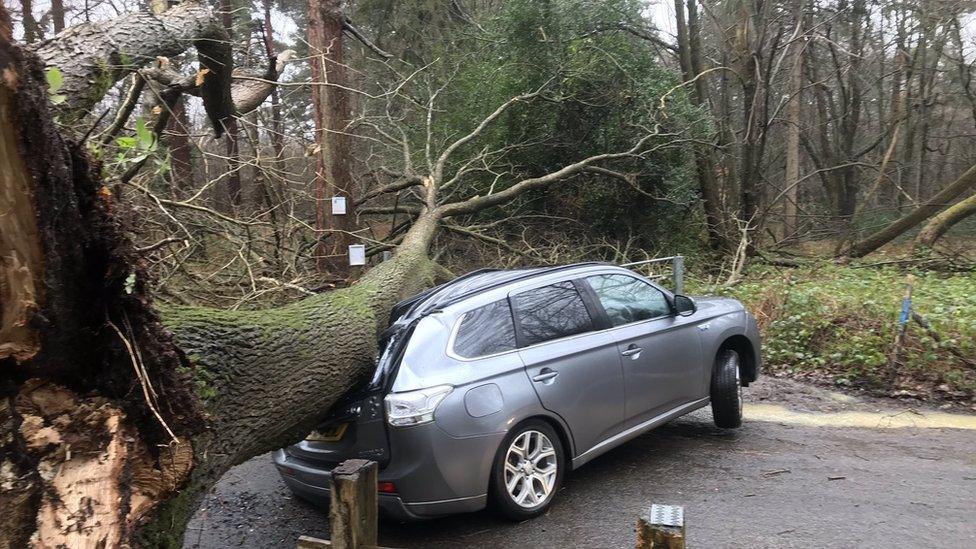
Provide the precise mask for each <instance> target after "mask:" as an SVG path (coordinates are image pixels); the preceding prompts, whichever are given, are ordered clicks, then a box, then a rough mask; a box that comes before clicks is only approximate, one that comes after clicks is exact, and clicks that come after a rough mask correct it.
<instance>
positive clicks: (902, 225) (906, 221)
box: [844, 166, 976, 257]
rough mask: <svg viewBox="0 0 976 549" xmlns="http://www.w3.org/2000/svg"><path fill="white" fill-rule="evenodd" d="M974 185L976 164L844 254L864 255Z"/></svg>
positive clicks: (949, 202)
mask: <svg viewBox="0 0 976 549" xmlns="http://www.w3.org/2000/svg"><path fill="white" fill-rule="evenodd" d="M974 185H976V166H973V167H972V168H969V169H968V170H966V172H965V173H963V174H962V175H960V176H959V177H958V178H956V180H955V181H953V182H952V183H949V184H948V185H946V186H945V188H944V189H942V190H941V191H939V192H938V193H936V194H935V196H933V197H932V198H930V199H928V200H927V201H925V203H924V204H921V205H920V206H918V207H917V208H915V209H914V210H912V211H910V212H908V213H907V214H905V215H903V216H901V217H900V218H898V219H897V220H895V221H894V222H892V223H891V224H889V225H888V226H886V227H884V228H883V229H880V230H878V231H876V232H875V233H873V234H871V235H869V236H867V237H865V238H864V239H862V240H860V241H858V242H856V243H855V244H853V245H852V246H851V247H850V249H849V250H847V252H846V253H845V254H844V255H846V256H847V257H864V256H866V255H868V254H869V253H871V252H873V251H875V250H877V249H878V248H880V247H882V246H884V245H885V244H887V243H889V242H891V241H892V240H894V239H896V238H898V237H899V236H901V235H902V234H904V233H905V232H906V231H908V230H910V229H911V228H912V227H915V226H916V225H918V224H919V223H921V222H923V221H925V220H926V219H928V218H930V217H932V215H934V214H935V213H936V212H938V211H939V210H941V209H943V208H945V207H946V206H947V205H949V204H951V203H952V201H953V200H955V199H956V198H958V197H959V196H960V195H961V194H963V193H964V192H966V191H967V190H969V189H971V188H973V186H974Z"/></svg>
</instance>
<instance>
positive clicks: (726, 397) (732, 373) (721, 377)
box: [711, 349, 742, 429]
mask: <svg viewBox="0 0 976 549" xmlns="http://www.w3.org/2000/svg"><path fill="white" fill-rule="evenodd" d="M739 371H740V368H739V353H736V352H735V351H733V350H731V349H726V350H724V351H722V352H720V353H719V355H718V359H717V360H716V362H715V368H713V369H712V391H711V397H712V418H713V419H714V421H715V425H717V426H719V427H721V428H723V429H735V428H736V427H740V426H741V425H742V380H741V378H740V376H739Z"/></svg>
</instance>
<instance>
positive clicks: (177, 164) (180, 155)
mask: <svg viewBox="0 0 976 549" xmlns="http://www.w3.org/2000/svg"><path fill="white" fill-rule="evenodd" d="M189 127H190V117H189V116H187V114H186V96H183V95H181V96H180V98H179V99H177V100H176V103H175V104H174V105H173V117H172V118H171V119H170V121H169V127H168V128H167V130H168V132H169V133H168V135H167V136H166V147H167V148H168V149H169V154H170V162H171V164H172V166H171V167H172V170H173V182H174V183H175V186H176V190H179V191H184V190H186V189H188V188H191V187H192V186H193V157H192V155H191V150H190V138H189V135H188V133H189Z"/></svg>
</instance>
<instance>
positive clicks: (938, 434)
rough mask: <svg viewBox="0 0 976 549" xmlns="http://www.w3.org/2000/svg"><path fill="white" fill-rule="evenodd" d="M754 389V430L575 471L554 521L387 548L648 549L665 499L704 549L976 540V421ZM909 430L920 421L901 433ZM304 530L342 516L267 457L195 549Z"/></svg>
mask: <svg viewBox="0 0 976 549" xmlns="http://www.w3.org/2000/svg"><path fill="white" fill-rule="evenodd" d="M747 399H748V400H749V401H750V402H751V403H752V406H751V407H748V408H747V410H746V424H745V425H744V426H743V427H742V428H741V429H738V430H735V431H731V432H727V431H722V430H720V429H717V428H715V427H714V426H713V425H712V423H711V414H710V412H709V411H708V409H707V408H706V409H705V410H702V411H699V412H697V413H696V414H694V415H691V416H686V417H684V418H681V419H678V420H675V421H673V422H671V423H670V424H668V425H665V426H663V427H661V428H659V429H657V430H656V431H654V432H652V433H650V434H647V435H645V436H643V437H640V438H638V439H636V440H634V441H631V442H630V443H628V444H626V445H624V446H622V447H620V448H617V449H615V450H613V451H611V452H609V453H608V454H605V455H603V456H602V457H600V458H597V459H595V460H594V461H592V462H590V463H589V464H587V465H586V466H584V467H582V468H581V469H580V470H578V471H575V472H573V473H572V474H570V475H568V476H567V478H566V481H565V483H564V485H563V488H562V489H561V490H560V492H559V494H558V498H557V500H556V502H555V504H554V506H553V507H552V509H551V510H550V512H549V513H547V514H546V515H545V516H543V517H540V518H538V519H535V520H532V521H527V522H523V523H519V524H513V523H509V522H505V521H503V520H500V519H497V518H495V517H494V516H493V515H492V514H490V513H488V512H481V513H475V514H469V515H461V516H455V517H448V518H444V519H438V520H434V521H428V522H422V523H412V524H397V523H392V522H384V521H381V522H380V543H381V545H384V546H387V547H424V548H427V547H465V548H474V547H478V548H482V547H491V548H495V547H497V548H504V547H566V548H568V547H574V548H577V547H594V548H604V547H606V548H610V547H621V548H623V547H633V546H634V540H635V532H634V524H635V522H636V518H637V516H638V515H639V514H640V513H641V512H642V511H644V510H645V509H646V508H647V507H649V506H650V504H651V503H665V504H675V505H683V506H684V508H685V521H686V524H687V535H688V547H693V548H698V547H707V548H718V547H749V548H759V547H775V548H781V547H811V548H813V547H816V548H825V547H845V548H846V547H857V548H872V547H878V548H895V547H940V548H943V549H948V548H973V547H976V418H974V417H973V416H968V417H967V416H955V417H949V416H942V415H940V414H938V413H932V412H933V411H932V410H926V409H923V408H918V407H916V408H915V409H910V408H909V407H907V406H906V405H904V404H899V403H897V402H894V401H882V400H877V399H873V400H872V399H854V398H851V397H846V396H842V395H838V394H835V393H829V392H826V391H823V390H820V389H816V388H813V387H809V386H804V385H800V384H797V383H793V382H789V381H785V380H776V379H767V380H764V381H763V382H762V383H760V384H756V385H754V386H753V387H751V388H750V389H747ZM778 410H779V411H778ZM750 412H752V413H753V415H754V416H756V417H757V418H761V419H760V420H750V419H749V416H750ZM919 412H920V413H921V415H920V414H919ZM850 425H858V426H857V427H851V426H850ZM894 425H909V426H907V427H901V428H885V427H892V426H894ZM911 425H914V426H911ZM920 425H925V426H924V427H921V426H920ZM939 425H954V426H955V427H963V428H942V427H939ZM301 534H307V535H312V536H316V537H322V538H327V537H328V517H327V514H326V513H324V512H323V511H321V510H319V509H316V508H313V507H311V506H310V505H308V504H305V503H303V502H302V501H300V500H297V499H295V498H294V497H292V496H291V494H290V493H289V492H288V491H287V489H286V488H285V486H284V485H283V484H282V483H281V481H280V480H279V479H278V475H277V473H276V471H275V469H274V467H273V466H272V464H271V461H270V457H269V456H261V457H258V458H255V459H253V460H251V461H249V462H247V463H244V464H242V465H240V466H238V467H236V468H234V469H233V470H231V471H230V472H229V473H228V474H227V475H226V476H225V477H224V479H223V480H222V481H221V482H220V483H219V484H218V485H217V487H216V488H215V490H214V492H213V493H211V494H210V495H209V496H208V497H207V499H206V501H205V502H204V504H203V507H202V508H201V509H200V511H198V513H197V514H196V516H195V517H194V519H193V522H192V523H191V525H190V530H189V531H188V533H187V537H186V544H185V548H218V547H219V548H224V547H255V548H258V547H260V548H264V547H273V546H280V547H294V546H295V541H296V540H297V538H298V536H299V535H301Z"/></svg>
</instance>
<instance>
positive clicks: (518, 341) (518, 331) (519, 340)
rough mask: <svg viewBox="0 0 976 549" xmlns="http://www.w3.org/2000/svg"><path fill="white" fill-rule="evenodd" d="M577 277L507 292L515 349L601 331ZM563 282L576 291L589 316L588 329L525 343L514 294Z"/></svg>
mask: <svg viewBox="0 0 976 549" xmlns="http://www.w3.org/2000/svg"><path fill="white" fill-rule="evenodd" d="M579 279H580V277H574V278H567V279H564V280H556V281H553V282H548V283H546V284H541V285H539V286H534V287H532V288H525V289H522V290H519V291H518V292H514V293H513V292H509V294H508V303H509V308H510V309H511V311H512V321H513V322H515V346H516V349H517V350H522V349H529V348H532V347H535V346H538V345H545V344H547V343H551V342H553V341H560V340H563V339H569V338H571V337H579V336H584V335H588V334H592V333H596V332H600V331H602V330H601V328H600V325H599V324H598V323H597V319H596V318H594V316H593V311H591V310H590V305H589V304H587V302H586V294H585V293H584V292H581V291H580V289H579V286H578V285H577V281H578V280H579ZM564 282H569V283H570V284H572V286H573V289H574V290H576V293H577V294H578V295H579V297H580V300H581V301H582V302H583V308H584V309H585V310H586V315H587V316H588V317H589V318H590V328H589V329H588V330H584V331H582V332H578V333H575V334H570V335H565V336H561V337H557V338H553V339H547V340H545V341H537V342H535V343H532V344H526V341H525V334H523V333H522V326H521V325H520V324H519V307H518V304H517V303H516V302H515V296H518V295H521V294H524V293H527V292H532V291H535V290H539V289H541V288H545V287H547V286H555V285H556V284H562V283H564Z"/></svg>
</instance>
